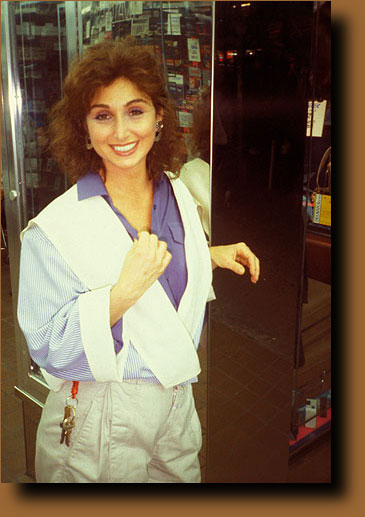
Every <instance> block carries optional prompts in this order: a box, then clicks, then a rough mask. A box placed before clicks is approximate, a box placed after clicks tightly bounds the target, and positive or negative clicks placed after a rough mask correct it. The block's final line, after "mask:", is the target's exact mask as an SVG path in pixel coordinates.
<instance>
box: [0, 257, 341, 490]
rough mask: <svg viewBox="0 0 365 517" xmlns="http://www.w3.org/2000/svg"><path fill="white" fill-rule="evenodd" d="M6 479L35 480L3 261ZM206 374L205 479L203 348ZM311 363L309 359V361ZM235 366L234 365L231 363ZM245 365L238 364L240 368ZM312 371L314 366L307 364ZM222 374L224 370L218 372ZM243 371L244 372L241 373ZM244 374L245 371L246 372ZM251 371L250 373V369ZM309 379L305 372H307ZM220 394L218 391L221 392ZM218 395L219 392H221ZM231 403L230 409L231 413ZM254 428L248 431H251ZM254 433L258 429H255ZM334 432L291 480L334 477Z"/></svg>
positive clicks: (300, 461)
mask: <svg viewBox="0 0 365 517" xmlns="http://www.w3.org/2000/svg"><path fill="white" fill-rule="evenodd" d="M1 288H2V293H1V294H2V318H1V322H2V329H1V333H2V387H1V399H2V400H1V401H2V421H1V425H2V434H1V436H2V475H1V479H2V482H5V483H6V482H13V483H32V482H33V479H32V478H31V477H29V476H27V475H26V464H25V447H24V435H23V415H22V404H21V402H20V400H19V399H18V398H17V397H16V396H15V395H14V391H13V386H14V385H15V384H16V357H15V338H14V328H13V312H12V298H11V294H10V293H11V289H10V275H9V266H8V265H6V264H4V263H3V264H2V285H1ZM200 360H201V364H202V374H201V375H200V382H199V383H198V384H197V385H195V386H194V392H195V399H196V407H197V411H198V414H199V416H200V419H201V423H202V432H203V447H202V451H201V453H200V462H201V467H202V481H203V482H204V481H205V479H206V470H205V469H206V421H207V405H206V400H207V399H206V388H207V362H206V351H205V349H204V348H201V350H200ZM307 362H308V361H307ZM231 366H232V365H231ZM240 368H241V369H242V367H240V366H239V365H237V369H238V370H240ZM307 370H308V371H309V370H310V366H307ZM216 373H217V376H218V380H217V382H219V375H220V374H221V373H219V372H216ZM241 373H242V372H241ZM243 373H244V372H243ZM246 373H247V372H246ZM304 378H305V374H304ZM248 382H251V384H250V389H251V390H253V391H255V390H256V391H257V390H262V389H263V388H264V387H263V386H262V385H257V384H255V380H254V379H252V380H251V381H248ZM217 393H218V392H217ZM217 396H218V395H217ZM231 409H232V408H230V406H229V405H227V411H229V412H230V414H232V413H231ZM249 431H250V430H247V432H249ZM251 431H252V432H254V429H251ZM330 443H331V442H330V434H327V435H326V436H324V437H323V438H321V439H320V440H318V441H316V442H315V443H314V444H313V445H312V446H311V447H310V448H307V449H305V450H303V451H301V452H300V453H298V454H297V455H296V456H295V457H293V458H292V459H291V460H290V461H289V474H288V479H287V482H288V483H329V482H330V480H331V462H330V457H331V446H330Z"/></svg>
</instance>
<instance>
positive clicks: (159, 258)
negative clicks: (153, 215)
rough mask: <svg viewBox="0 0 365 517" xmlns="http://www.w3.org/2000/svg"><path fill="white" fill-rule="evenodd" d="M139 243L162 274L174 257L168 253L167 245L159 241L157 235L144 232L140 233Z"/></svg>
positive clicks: (143, 251)
mask: <svg viewBox="0 0 365 517" xmlns="http://www.w3.org/2000/svg"><path fill="white" fill-rule="evenodd" d="M135 242H137V243H138V244H139V245H140V247H141V250H142V253H143V254H144V256H148V257H149V258H150V260H151V261H152V262H153V265H154V266H155V267H156V269H157V270H159V272H160V274H162V273H163V271H164V270H165V269H166V267H167V266H168V265H169V263H170V260H171V258H172V255H171V253H170V252H169V251H167V243H166V242H164V241H160V240H158V237H157V235H155V234H153V233H151V234H150V233H148V232H146V231H142V232H139V233H138V241H135Z"/></svg>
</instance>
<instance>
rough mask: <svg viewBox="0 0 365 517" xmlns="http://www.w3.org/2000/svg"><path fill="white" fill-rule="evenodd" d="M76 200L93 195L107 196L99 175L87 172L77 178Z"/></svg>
mask: <svg viewBox="0 0 365 517" xmlns="http://www.w3.org/2000/svg"><path fill="white" fill-rule="evenodd" d="M77 195H78V200H79V201H83V200H84V199H88V198H89V197H93V196H107V195H108V192H107V190H106V188H105V185H104V182H103V180H102V179H101V177H100V175H99V174H97V173H96V172H88V173H87V174H85V176H81V178H79V179H78V180H77Z"/></svg>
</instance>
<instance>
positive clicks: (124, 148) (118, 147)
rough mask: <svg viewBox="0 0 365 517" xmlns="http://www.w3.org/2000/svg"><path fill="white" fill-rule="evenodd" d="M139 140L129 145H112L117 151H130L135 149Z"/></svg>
mask: <svg viewBox="0 0 365 517" xmlns="http://www.w3.org/2000/svg"><path fill="white" fill-rule="evenodd" d="M137 144H138V142H133V143H132V144H127V145H112V146H111V147H112V148H113V149H114V151H116V152H117V153H123V154H125V153H129V152H131V151H133V150H134V149H135V147H136V146H137Z"/></svg>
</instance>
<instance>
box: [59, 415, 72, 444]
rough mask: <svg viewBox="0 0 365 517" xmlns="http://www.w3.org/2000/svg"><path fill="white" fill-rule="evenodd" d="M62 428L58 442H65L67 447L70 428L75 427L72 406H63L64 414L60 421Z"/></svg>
mask: <svg viewBox="0 0 365 517" xmlns="http://www.w3.org/2000/svg"><path fill="white" fill-rule="evenodd" d="M60 427H61V429H62V433H61V440H60V443H63V442H65V443H66V445H67V447H69V445H70V436H71V432H72V429H73V428H74V427H75V408H74V406H69V405H66V406H65V415H64V418H63V421H62V422H61V423H60Z"/></svg>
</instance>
